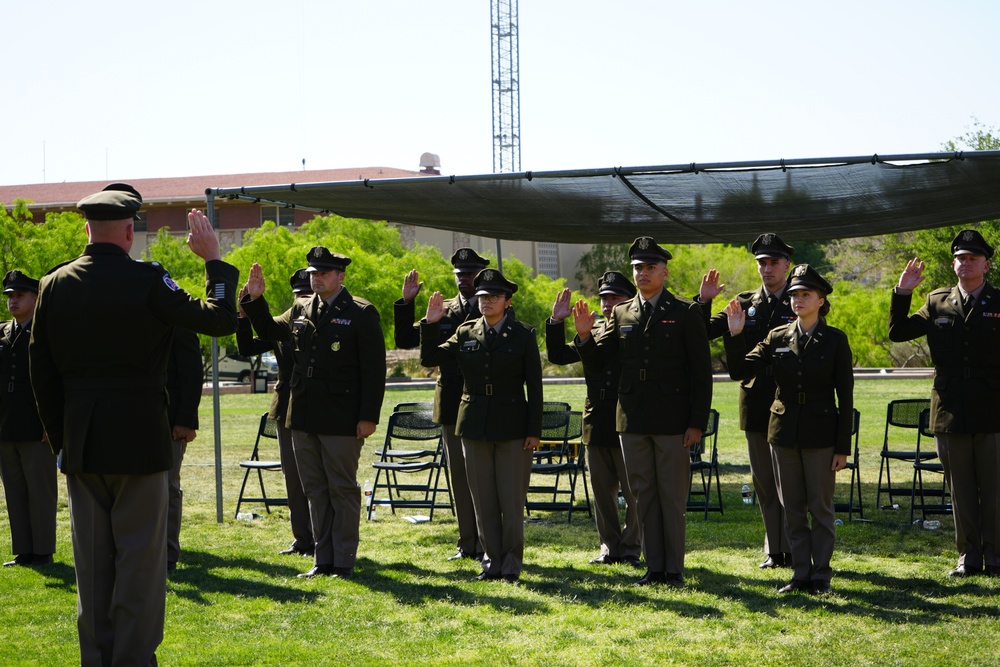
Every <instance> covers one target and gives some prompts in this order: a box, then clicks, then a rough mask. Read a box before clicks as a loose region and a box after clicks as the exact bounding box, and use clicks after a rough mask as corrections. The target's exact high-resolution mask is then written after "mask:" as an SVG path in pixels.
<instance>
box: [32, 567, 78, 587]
mask: <svg viewBox="0 0 1000 667" xmlns="http://www.w3.org/2000/svg"><path fill="white" fill-rule="evenodd" d="M35 569H36V570H38V573H39V574H41V575H43V576H44V577H45V579H46V581H45V587H46V588H54V589H59V590H66V591H75V590H76V570H75V569H74V568H73V566H72V565H70V564H67V563H59V562H56V563H52V564H51V565H42V566H39V567H36V568H35Z"/></svg>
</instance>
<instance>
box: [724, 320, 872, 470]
mask: <svg viewBox="0 0 1000 667" xmlns="http://www.w3.org/2000/svg"><path fill="white" fill-rule="evenodd" d="M724 340H725V345H726V355H727V357H728V358H729V375H730V377H732V378H733V379H734V380H743V379H746V378H751V377H754V376H755V375H757V374H758V373H760V372H761V371H762V370H763V369H764V368H771V370H772V374H773V378H774V382H775V384H776V385H777V387H778V389H777V393H776V394H775V395H774V396H773V400H772V402H771V407H770V419H769V422H768V428H767V441H768V442H769V443H771V445H772V446H773V447H798V448H802V449H818V448H822V447H833V448H834V452H835V453H836V454H847V455H848V456H849V455H850V454H851V431H852V430H853V429H854V370H853V359H852V357H851V347H850V345H849V344H848V341H847V336H846V335H845V334H844V332H843V331H841V330H840V329H835V328H833V327H831V326H828V325H827V323H826V320H823V319H820V321H819V323H818V324H817V325H816V329H815V331H814V332H813V335H812V337H811V338H810V339H809V342H808V344H807V345H806V347H805V349H804V350H802V349H800V348H799V339H798V327H797V326H796V324H795V323H792V324H788V325H786V326H784V327H779V328H777V329H774V330H773V331H771V332H770V333H768V334H767V336H766V337H765V338H764V340H763V341H761V342H760V343H758V344H757V345H756V346H755V347H754V348H753V349H752V350H750V351H749V352H747V351H746V350H747V345H746V339H745V337H744V335H743V334H742V333H740V334H738V335H736V336H726V337H725V339H724ZM834 396H836V401H835V400H834Z"/></svg>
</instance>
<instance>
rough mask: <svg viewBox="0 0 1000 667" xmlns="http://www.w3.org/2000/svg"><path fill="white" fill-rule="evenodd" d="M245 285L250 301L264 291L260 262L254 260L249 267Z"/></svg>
mask: <svg viewBox="0 0 1000 667" xmlns="http://www.w3.org/2000/svg"><path fill="white" fill-rule="evenodd" d="M246 287H247V294H249V295H250V300H251V301H252V300H254V299H256V298H257V297H259V296H260V295H261V294H263V293H264V288H265V287H266V283H265V282H264V269H262V268H260V264H258V263H257V262H254V263H253V266H251V267H250V275H249V276H248V277H247V285H246Z"/></svg>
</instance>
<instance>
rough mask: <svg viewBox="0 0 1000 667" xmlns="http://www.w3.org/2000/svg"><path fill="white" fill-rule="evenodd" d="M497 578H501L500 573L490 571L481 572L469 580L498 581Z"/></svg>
mask: <svg viewBox="0 0 1000 667" xmlns="http://www.w3.org/2000/svg"><path fill="white" fill-rule="evenodd" d="M497 579H500V575H499V574H493V573H490V572H480V573H479V574H477V575H476V576H474V577H473V578H472V579H470V580H469V581H496V580H497Z"/></svg>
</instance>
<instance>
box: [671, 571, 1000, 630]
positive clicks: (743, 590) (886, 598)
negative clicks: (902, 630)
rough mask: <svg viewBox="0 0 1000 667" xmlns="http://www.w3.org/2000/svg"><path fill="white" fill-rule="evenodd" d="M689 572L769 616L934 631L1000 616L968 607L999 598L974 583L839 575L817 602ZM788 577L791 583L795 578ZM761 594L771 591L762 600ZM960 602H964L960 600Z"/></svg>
mask: <svg viewBox="0 0 1000 667" xmlns="http://www.w3.org/2000/svg"><path fill="white" fill-rule="evenodd" d="M688 572H689V573H691V574H692V575H694V576H697V577H698V579H699V585H698V589H699V590H703V591H705V592H707V593H711V594H713V595H718V596H720V597H723V598H727V599H731V600H735V601H737V602H738V603H740V604H742V605H743V606H745V607H746V609H747V610H748V611H752V612H755V613H762V614H768V615H777V613H778V610H779V609H811V608H822V609H823V610H824V612H825V613H835V614H844V615H847V616H861V617H867V618H874V619H878V620H882V621H888V622H891V623H909V624H918V625H933V624H936V623H940V622H942V621H944V620H947V619H949V618H952V617H962V618H980V617H982V618H993V617H996V616H998V615H1000V611H998V610H997V607H996V604H995V603H994V602H993V601H992V600H989V601H986V602H985V603H984V604H981V605H978V604H970V603H969V602H968V598H967V596H969V595H978V596H982V597H984V598H989V597H992V596H994V595H996V591H995V590H993V589H991V588H988V587H983V586H980V585H978V584H976V583H974V582H969V581H965V582H963V583H962V584H961V585H959V586H955V585H944V584H943V583H942V582H940V581H937V580H934V579H927V578H923V579H914V578H900V577H892V576H887V575H882V574H873V573H861V572H850V571H838V572H836V574H835V575H834V578H833V581H832V584H833V592H832V594H829V595H826V596H813V595H808V594H805V593H791V594H781V593H778V592H777V588H778V587H779V586H781V585H784V583H787V582H786V581H784V580H783V581H780V582H775V580H774V579H773V578H763V577H745V576H736V575H731V574H726V573H722V572H718V571H715V570H709V569H706V568H691V569H689V570H688ZM788 574H789V576H788V580H789V581H790V580H791V572H790V571H789V572H788ZM838 582H840V583H839V585H838ZM849 582H858V584H859V585H852V584H851V583H849ZM759 588H767V589H770V590H769V591H768V592H767V593H766V594H762V593H761V592H760V591H759V590H757V589H759ZM959 596H961V597H962V599H958V598H959ZM948 598H954V599H955V601H950V600H949V599H948Z"/></svg>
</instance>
